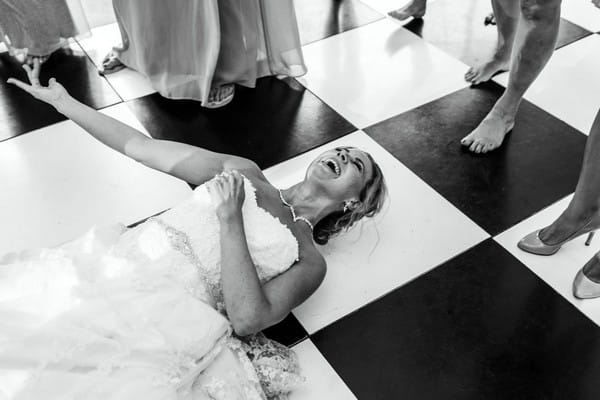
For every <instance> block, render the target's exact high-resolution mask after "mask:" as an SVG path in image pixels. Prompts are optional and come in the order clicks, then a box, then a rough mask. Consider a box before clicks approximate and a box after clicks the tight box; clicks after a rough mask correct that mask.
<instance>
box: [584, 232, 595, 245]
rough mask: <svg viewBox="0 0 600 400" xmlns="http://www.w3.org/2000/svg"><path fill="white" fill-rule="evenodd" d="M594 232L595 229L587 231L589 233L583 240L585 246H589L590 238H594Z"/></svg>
mask: <svg viewBox="0 0 600 400" xmlns="http://www.w3.org/2000/svg"><path fill="white" fill-rule="evenodd" d="M595 233H596V232H595V231H592V232H590V233H589V235H588V237H587V239H586V241H585V245H586V246H589V245H590V243H592V239H593V238H594V234H595Z"/></svg>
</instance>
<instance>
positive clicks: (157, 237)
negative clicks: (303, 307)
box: [0, 179, 301, 400]
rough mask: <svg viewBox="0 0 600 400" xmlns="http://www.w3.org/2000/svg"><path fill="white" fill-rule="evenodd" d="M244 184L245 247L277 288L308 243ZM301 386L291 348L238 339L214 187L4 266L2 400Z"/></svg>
mask: <svg viewBox="0 0 600 400" xmlns="http://www.w3.org/2000/svg"><path fill="white" fill-rule="evenodd" d="M244 181H245V192H246V200H245V202H244V205H243V210H242V211H243V218H244V227H245V231H246V239H247V242H248V247H249V250H250V254H251V256H252V260H253V261H254V264H255V265H256V268H257V272H258V275H259V276H260V279H261V280H262V281H267V280H269V279H271V278H273V277H275V276H276V275H278V274H280V273H282V272H284V271H285V270H286V269H287V268H289V267H290V266H291V265H292V264H293V263H294V262H295V261H296V260H297V258H298V243H297V241H296V239H295V237H294V236H293V235H292V233H291V231H290V230H289V229H288V228H287V227H286V226H285V225H283V224H282V223H281V222H280V221H279V220H278V219H276V218H275V217H273V216H272V215H271V214H269V213H268V212H267V211H265V210H263V209H262V208H260V207H259V206H258V205H257V202H256V195H255V189H254V187H253V186H252V184H251V183H250V182H249V181H248V180H247V179H245V180H244ZM300 379H301V378H300V376H299V371H298V365H297V360H296V358H295V355H294V354H293V353H292V352H291V351H290V350H288V349H287V348H285V347H284V346H281V345H279V344H276V343H274V342H271V341H269V340H268V339H266V338H264V337H263V336H258V337H254V338H251V339H250V340H244V341H241V340H239V339H237V338H235V337H234V336H232V330H231V325H230V323H229V321H228V320H227V318H226V311H225V309H224V303H223V298H222V292H221V285H220V241H219V221H218V219H217V217H216V215H215V210H214V206H213V205H212V203H211V199H210V195H209V193H208V192H207V190H206V187H205V186H204V185H202V186H199V187H198V188H196V189H195V190H194V193H193V195H192V196H191V197H190V198H189V199H188V200H186V201H184V202H183V203H181V204H180V205H178V206H176V207H174V208H172V209H171V210H169V211H166V212H165V213H163V214H161V215H159V216H156V217H153V218H151V219H149V220H147V221H146V222H144V223H142V224H140V225H138V226H136V227H134V228H130V229H127V228H125V227H123V226H122V225H115V226H108V227H104V228H95V229H93V230H91V231H90V232H88V233H87V234H85V235H84V236H83V237H81V238H79V239H77V240H75V241H73V242H69V243H67V244H64V245H62V246H60V247H58V248H54V249H43V250H38V251H34V252H24V253H22V254H18V255H15V254H12V255H7V256H5V257H4V258H2V259H0V399H19V400H21V399H36V400H37V399H45V400H54V399H61V400H63V399H73V400H75V399H85V400H95V399H98V400H116V399H127V400H131V399H144V400H154V399H157V400H158V399H160V400H169V399H178V400H179V399H190V400H191V399H194V400H196V399H228V400H229V399H236V400H237V399H264V398H267V397H268V398H281V397H278V396H279V395H281V394H283V393H285V392H287V391H289V389H290V388H291V387H293V386H294V385H295V384H297V383H298V382H299V381H300Z"/></svg>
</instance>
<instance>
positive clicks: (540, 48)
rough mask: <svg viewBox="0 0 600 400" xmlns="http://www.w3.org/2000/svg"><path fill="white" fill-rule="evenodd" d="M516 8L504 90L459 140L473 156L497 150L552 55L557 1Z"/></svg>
mask: <svg viewBox="0 0 600 400" xmlns="http://www.w3.org/2000/svg"><path fill="white" fill-rule="evenodd" d="M514 1H518V0H514ZM520 4H521V17H520V20H519V26H518V29H517V35H516V38H515V43H514V45H513V52H512V57H511V66H510V75H509V78H508V86H507V87H506V90H505V91H504V94H503V95H502V96H501V97H500V98H499V99H498V101H497V102H496V104H495V105H494V107H493V108H492V110H491V111H490V112H489V114H488V115H487V116H486V117H485V118H484V119H483V121H482V122H481V123H480V124H479V126H478V127H477V128H475V130H474V131H473V132H471V133H470V134H469V135H467V136H466V137H464V138H463V139H462V140H461V144H462V145H463V146H468V147H469V150H471V151H473V152H475V153H486V152H488V151H490V150H494V149H496V148H498V147H500V145H501V144H502V141H503V140H504V137H505V136H506V134H507V133H508V132H510V130H511V129H512V128H513V126H514V121H515V116H516V114H517V110H518V108H519V105H520V104H521V100H522V99H523V95H524V94H525V91H526V90H527V89H528V88H529V86H531V84H532V83H533V81H534V80H535V78H537V76H538V75H539V73H540V72H541V71H542V69H543V68H544V66H545V65H546V63H547V62H548V60H549V59H550V56H551V55H552V53H553V52H554V46H555V44H556V38H557V36H558V27H559V23H560V0H521V3H520Z"/></svg>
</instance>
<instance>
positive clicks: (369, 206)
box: [313, 147, 387, 245]
mask: <svg viewBox="0 0 600 400" xmlns="http://www.w3.org/2000/svg"><path fill="white" fill-rule="evenodd" d="M351 148H352V147H347V149H351ZM366 154H367V156H368V157H369V160H371V164H372V165H373V174H372V176H371V178H370V179H369V180H368V181H367V183H365V186H364V187H363V189H362V190H361V191H360V195H359V200H360V205H359V206H358V207H356V208H355V209H353V210H346V211H343V210H341V211H335V212H333V213H331V214H329V215H327V216H326V217H324V218H322V219H321V220H320V221H319V222H318V223H317V224H316V225H315V229H314V231H313V239H314V241H315V242H316V243H317V244H321V245H324V244H327V242H328V241H329V239H331V238H332V237H335V236H337V235H339V234H340V233H341V232H342V231H347V230H348V229H350V228H351V227H352V225H354V224H355V223H356V222H357V221H359V220H361V219H362V218H363V217H372V216H374V215H375V214H377V213H378V212H379V211H381V208H382V207H383V203H384V202H385V199H386V197H387V186H386V184H385V179H384V177H383V172H382V171H381V168H380V167H379V165H378V164H377V163H376V162H375V160H374V159H373V157H372V156H371V155H370V154H369V153H366Z"/></svg>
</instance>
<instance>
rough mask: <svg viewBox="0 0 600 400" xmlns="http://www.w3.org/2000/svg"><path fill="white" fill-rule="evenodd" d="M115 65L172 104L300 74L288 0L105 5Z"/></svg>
mask: <svg viewBox="0 0 600 400" xmlns="http://www.w3.org/2000/svg"><path fill="white" fill-rule="evenodd" d="M113 6H114V10H115V14H116V16H117V22H118V23H119V28H120V30H121V36H122V40H123V45H122V47H121V48H115V50H116V51H117V52H118V54H119V59H120V60H121V61H122V62H123V63H124V64H125V65H127V66H128V67H129V68H132V69H134V70H136V71H139V72H140V73H142V74H143V75H145V76H146V77H148V78H149V79H150V81H151V83H152V86H153V87H154V88H155V89H156V90H157V91H158V92H159V93H160V94H161V95H163V96H165V97H168V98H172V99H193V100H198V101H201V102H203V103H205V102H206V101H207V99H208V94H209V91H210V88H211V87H212V86H220V85H223V84H228V83H236V84H239V85H243V86H247V87H254V86H255V84H256V79H258V78H260V77H263V76H269V75H285V76H300V75H303V74H304V73H305V72H306V67H305V65H304V59H303V57H302V50H301V44H300V37H299V33H298V25H297V22H296V14H295V11H294V4H293V1H292V0H170V1H164V0H113Z"/></svg>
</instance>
